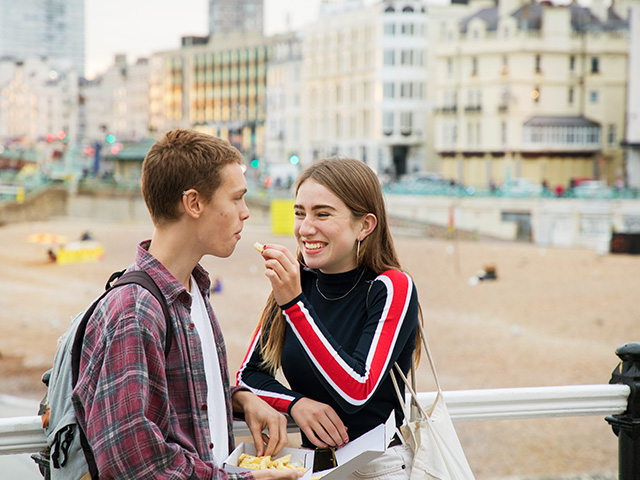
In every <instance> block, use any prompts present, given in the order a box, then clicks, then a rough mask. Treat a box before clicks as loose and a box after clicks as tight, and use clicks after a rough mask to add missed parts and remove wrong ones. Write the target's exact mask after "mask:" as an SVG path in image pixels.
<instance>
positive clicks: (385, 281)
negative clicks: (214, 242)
mask: <svg viewBox="0 0 640 480" xmlns="http://www.w3.org/2000/svg"><path fill="white" fill-rule="evenodd" d="M294 210H295V224H294V234H295V237H296V240H297V243H298V249H299V252H298V254H297V258H296V256H294V255H293V254H292V253H291V252H290V251H289V250H287V249H286V248H285V247H283V246H280V245H265V247H264V249H263V251H262V256H263V257H264V259H265V267H266V271H265V275H266V276H267V278H268V279H269V280H270V282H271V286H272V292H271V295H270V297H269V299H268V301H267V305H266V306H265V309H264V311H263V314H262V318H261V320H260V324H259V326H258V328H257V329H256V332H255V333H254V337H253V339H252V342H251V345H250V347H249V351H248V352H247V355H246V357H245V359H244V361H243V363H242V366H241V368H240V371H239V372H238V375H237V380H238V384H239V385H241V386H246V387H248V388H250V389H251V390H252V391H253V392H254V393H256V394H257V395H259V396H260V397H261V398H263V399H264V400H266V401H267V402H268V403H269V404H270V405H272V406H273V407H275V408H276V409H277V410H279V411H281V412H285V413H288V414H290V415H291V416H292V417H293V419H294V420H295V421H296V423H297V424H298V426H299V427H300V429H301V432H302V443H303V446H305V447H314V446H315V447H327V446H338V447H339V446H342V445H344V444H345V443H346V442H348V441H349V440H353V439H355V438H357V437H359V436H360V435H362V434H363V433H366V432H367V431H369V430H371V429H372V428H374V427H375V426H377V425H379V424H380V423H383V422H384V421H385V420H386V419H387V418H388V417H389V415H390V413H391V411H392V410H395V415H396V422H397V425H398V426H399V425H401V424H402V421H403V417H402V413H401V409H400V406H399V403H398V399H397V395H396V392H395V390H394V388H393V384H392V382H391V379H390V376H389V371H390V370H391V368H392V367H393V365H394V363H396V362H397V363H398V364H399V365H400V367H401V368H402V370H403V371H404V372H405V373H406V372H407V371H408V370H409V369H410V365H411V359H412V355H414V349H415V347H416V330H417V322H418V321H421V320H420V318H421V313H420V306H419V303H418V296H417V293H416V289H415V286H414V284H413V282H412V280H411V278H410V277H409V276H408V275H407V274H406V273H404V272H403V271H402V270H401V267H400V263H399V261H398V258H397V255H396V252H395V249H394V246H393V240H392V237H391V233H390V231H389V225H388V222H387V218H386V211H385V205H384V198H383V195H382V190H381V187H380V183H379V181H378V178H377V177H376V175H375V173H374V172H373V171H372V170H371V169H370V168H369V167H368V166H367V165H366V164H365V163H363V162H361V161H359V160H355V159H347V158H327V159H324V160H320V161H317V162H314V163H313V164H312V165H310V166H309V167H308V168H307V169H306V170H304V171H303V172H302V173H301V175H300V176H299V178H298V181H297V184H296V200H295V206H294ZM416 353H417V351H416ZM280 368H282V372H283V374H284V376H285V378H286V379H287V382H288V384H289V386H288V387H287V386H284V385H283V384H282V383H280V382H279V381H278V380H276V378H275V375H276V372H277V371H278V370H279V369H280ZM400 383H402V382H400ZM410 467H411V454H410V451H409V450H408V449H406V448H405V447H404V446H402V444H401V442H400V441H399V440H397V439H394V441H393V442H392V443H391V445H390V448H389V449H388V451H387V453H386V454H385V455H383V456H382V457H380V458H379V459H376V460H374V461H373V462H371V463H370V464H369V465H367V466H366V467H364V470H366V473H365V472H362V471H361V472H360V473H361V474H366V475H367V478H378V477H377V476H376V475H375V473H376V472H380V474H382V472H384V473H385V475H387V476H385V477H384V478H389V479H390V478H398V479H401V478H409V472H410ZM392 472H397V473H396V475H391V476H388V475H389V474H392ZM370 475H373V476H370ZM352 478H358V477H352Z"/></svg>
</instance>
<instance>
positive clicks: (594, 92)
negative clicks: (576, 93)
mask: <svg viewBox="0 0 640 480" xmlns="http://www.w3.org/2000/svg"><path fill="white" fill-rule="evenodd" d="M589 101H590V102H591V103H598V91H597V90H591V91H590V92H589Z"/></svg>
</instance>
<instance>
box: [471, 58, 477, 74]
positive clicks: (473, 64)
mask: <svg viewBox="0 0 640 480" xmlns="http://www.w3.org/2000/svg"><path fill="white" fill-rule="evenodd" d="M477 74H478V59H477V57H473V58H472V59H471V75H477Z"/></svg>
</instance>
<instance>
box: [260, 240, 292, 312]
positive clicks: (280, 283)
mask: <svg viewBox="0 0 640 480" xmlns="http://www.w3.org/2000/svg"><path fill="white" fill-rule="evenodd" d="M262 257H263V258H264V259H265V263H264V266H265V267H266V268H267V270H266V272H265V275H266V277H267V278H268V279H269V281H270V282H271V288H272V289H273V296H274V298H275V300H276V303H277V304H278V305H285V304H287V303H289V302H290V301H291V300H293V299H294V298H296V297H297V296H298V295H300V294H301V293H302V287H301V286H300V264H299V263H298V260H297V259H296V257H295V256H294V255H293V253H291V252H290V251H289V250H288V249H287V248H286V247H283V246H282V245H265V246H264V249H263V250H262Z"/></svg>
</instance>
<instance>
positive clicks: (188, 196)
mask: <svg viewBox="0 0 640 480" xmlns="http://www.w3.org/2000/svg"><path fill="white" fill-rule="evenodd" d="M182 208H184V211H185V213H186V214H187V215H189V216H190V217H192V218H199V217H200V214H201V213H202V201H201V198H200V193H199V192H198V191H197V190H195V189H193V188H192V189H190V190H185V192H184V193H183V194H182Z"/></svg>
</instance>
